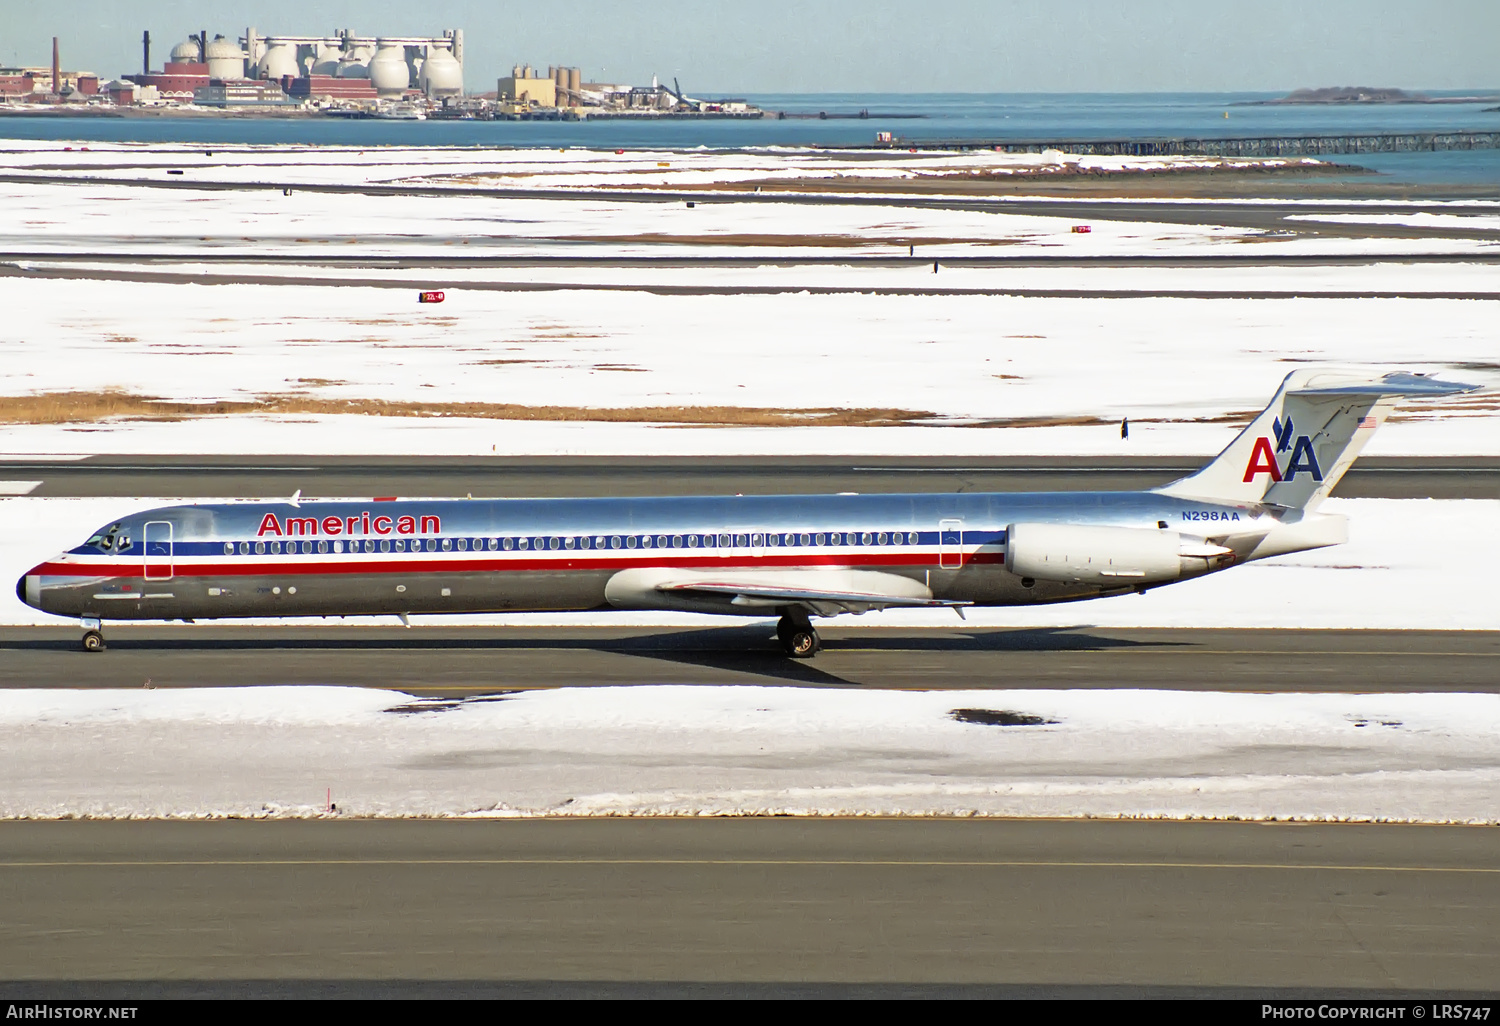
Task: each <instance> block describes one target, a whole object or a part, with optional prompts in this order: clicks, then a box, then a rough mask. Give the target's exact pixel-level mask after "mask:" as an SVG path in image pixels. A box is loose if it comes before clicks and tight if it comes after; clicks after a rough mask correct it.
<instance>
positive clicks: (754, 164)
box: [0, 140, 1324, 189]
mask: <svg viewBox="0 0 1500 1026" xmlns="http://www.w3.org/2000/svg"><path fill="white" fill-rule="evenodd" d="M0 146H3V148H0V155H3V156H4V158H5V162H6V163H7V165H9V166H10V167H11V168H14V169H15V170H18V171H19V170H26V171H33V172H36V171H45V172H47V173H51V174H65V175H76V176H88V177H91V178H106V179H114V180H139V179H143V178H144V179H152V180H162V176H163V175H164V174H165V172H166V171H167V170H168V169H176V170H178V171H181V172H182V173H183V176H184V178H185V179H186V177H187V176H188V175H191V176H192V177H191V179H190V180H192V181H211V182H260V183H264V182H273V183H278V184H279V183H283V182H291V183H304V184H307V183H327V184H347V183H350V182H366V183H382V184H384V183H392V182H419V183H421V184H423V185H444V184H454V185H473V184H484V185H492V186H497V187H503V188H531V189H555V188H600V187H620V186H627V187H632V186H633V187H639V188H647V187H661V186H674V187H679V188H683V187H686V188H692V187H701V186H705V185H714V184H719V183H729V182H760V181H767V182H769V181H776V180H780V179H810V180H818V179H824V180H837V179H850V178H853V179H875V180H880V179H885V180H903V179H904V180H916V179H931V178H941V177H945V176H955V175H976V174H990V175H998V176H1007V177H1009V176H1015V175H1018V174H1019V175H1025V174H1056V173H1064V172H1068V171H1106V172H1108V171H1156V172H1162V171H1173V170H1198V169H1205V168H1207V169H1229V170H1233V169H1238V168H1257V169H1259V168H1284V167H1293V166H1302V167H1318V166H1320V165H1321V164H1322V163H1324V162H1322V161H1318V160H1315V159H1313V158H1311V157H1301V158H1280V157H1267V158H1261V157H1255V158H1247V157H1222V158H1221V157H1203V156H1178V157H1108V156H1078V155H1072V154H1064V153H1061V152H1058V151H1056V150H1049V151H1046V152H1043V153H999V152H994V151H988V150H968V151H962V152H960V151H950V152H942V151H930V150H923V151H921V152H917V151H910V152H909V151H908V150H906V149H891V148H882V149H873V150H848V149H837V150H820V149H816V148H807V147H776V146H769V147H752V148H748V149H736V150H711V149H694V150H638V149H631V150H610V149H589V148H586V147H565V148H558V149H485V148H483V147H439V146H414V147H403V146H378V147H366V148H364V149H359V148H357V147H352V146H317V147H314V146H245V145H230V146H225V145H217V144H213V145H208V144H186V143H101V142H90V143H81V142H73V143H68V142H60V141H45V142H44V141H35V142H31V141H19V140H5V141H4V143H3V144H0Z"/></svg>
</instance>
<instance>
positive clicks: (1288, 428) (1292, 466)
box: [1245, 416, 1323, 483]
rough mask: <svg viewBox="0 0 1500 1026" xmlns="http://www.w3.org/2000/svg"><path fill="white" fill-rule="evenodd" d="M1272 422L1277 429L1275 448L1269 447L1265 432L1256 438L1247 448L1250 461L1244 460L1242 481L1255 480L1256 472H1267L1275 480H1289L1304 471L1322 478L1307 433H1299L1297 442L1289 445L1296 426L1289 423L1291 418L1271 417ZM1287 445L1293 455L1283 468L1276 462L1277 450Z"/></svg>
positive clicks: (1269, 443) (1315, 478) (1318, 478)
mask: <svg viewBox="0 0 1500 1026" xmlns="http://www.w3.org/2000/svg"><path fill="white" fill-rule="evenodd" d="M1271 426H1272V428H1273V429H1274V430H1275V432H1276V449H1275V451H1272V449H1271V440H1270V439H1269V438H1267V437H1266V436H1265V435H1261V436H1260V437H1259V438H1257V439H1256V440H1255V448H1254V449H1251V450H1250V462H1249V463H1247V464H1245V481H1246V482H1247V483H1248V482H1250V481H1254V480H1255V475H1256V474H1270V475H1271V480H1272V481H1276V482H1280V481H1291V480H1293V479H1295V478H1296V476H1297V475H1298V474H1301V473H1304V472H1305V473H1308V474H1311V475H1312V479H1313V480H1314V481H1321V480H1323V471H1322V469H1321V468H1320V467H1319V466H1318V457H1317V456H1315V455H1314V454H1313V447H1312V439H1310V438H1308V437H1307V436H1306V435H1298V436H1297V444H1296V445H1295V446H1293V445H1292V433H1293V432H1294V431H1295V430H1296V429H1295V428H1294V427H1292V418H1291V417H1290V416H1288V417H1287V419H1286V420H1285V421H1282V419H1281V418H1280V417H1277V418H1275V419H1274V420H1272V421H1271ZM1288 449H1290V450H1291V452H1292V456H1291V459H1289V460H1287V464H1286V469H1285V470H1283V469H1282V468H1281V467H1280V466H1278V465H1277V462H1276V453H1278V452H1286V451H1287V450H1288Z"/></svg>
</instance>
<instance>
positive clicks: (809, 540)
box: [797, 534, 812, 545]
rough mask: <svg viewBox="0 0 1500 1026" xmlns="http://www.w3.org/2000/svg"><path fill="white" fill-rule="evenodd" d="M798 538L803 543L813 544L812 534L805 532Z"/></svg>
mask: <svg viewBox="0 0 1500 1026" xmlns="http://www.w3.org/2000/svg"><path fill="white" fill-rule="evenodd" d="M797 540H798V541H799V542H800V543H801V544H803V545H811V544H812V535H810V534H804V535H802V536H801V537H800V538H798V539H797Z"/></svg>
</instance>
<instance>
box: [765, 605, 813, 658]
mask: <svg viewBox="0 0 1500 1026" xmlns="http://www.w3.org/2000/svg"><path fill="white" fill-rule="evenodd" d="M776 637H777V639H778V640H779V641H780V642H781V649H782V651H783V652H785V653H786V654H787V655H789V656H791V657H792V658H793V659H811V658H812V657H813V656H815V655H817V654H818V650H819V649H821V648H822V647H823V639H822V638H820V637H818V632H817V631H816V630H814V629H813V625H812V621H810V620H809V619H808V618H807V614H805V613H785V614H783V615H782V617H781V619H780V620H778V621H776Z"/></svg>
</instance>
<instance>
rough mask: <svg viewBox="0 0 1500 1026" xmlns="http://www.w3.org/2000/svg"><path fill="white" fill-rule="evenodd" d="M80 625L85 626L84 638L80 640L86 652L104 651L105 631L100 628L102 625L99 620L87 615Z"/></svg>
mask: <svg viewBox="0 0 1500 1026" xmlns="http://www.w3.org/2000/svg"><path fill="white" fill-rule="evenodd" d="M80 626H82V627H83V640H82V641H81V642H80V644H81V645H82V646H83V650H84V651H85V652H103V651H104V632H103V631H102V630H100V627H101V626H102V625H101V624H100V623H99V621H98V620H94V619H90V618H88V617H85V618H84V619H83V621H82V622H81V623H80Z"/></svg>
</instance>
